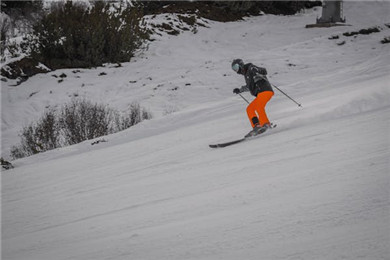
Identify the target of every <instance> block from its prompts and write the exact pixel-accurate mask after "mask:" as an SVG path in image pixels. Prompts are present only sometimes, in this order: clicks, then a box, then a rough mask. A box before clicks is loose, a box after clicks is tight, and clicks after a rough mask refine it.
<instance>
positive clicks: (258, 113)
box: [246, 91, 274, 127]
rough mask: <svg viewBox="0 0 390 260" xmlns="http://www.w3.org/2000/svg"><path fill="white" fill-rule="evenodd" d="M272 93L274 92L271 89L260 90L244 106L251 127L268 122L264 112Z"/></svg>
mask: <svg viewBox="0 0 390 260" xmlns="http://www.w3.org/2000/svg"><path fill="white" fill-rule="evenodd" d="M273 95H274V92H272V91H264V92H261V93H259V94H258V95H257V97H256V98H255V99H254V100H253V101H252V102H251V103H250V104H249V106H248V107H247V108H246V113H247V114H248V118H249V121H250V122H251V125H252V127H254V126H255V125H256V124H260V125H261V126H263V125H264V124H269V123H270V122H269V120H268V117H267V114H266V113H265V106H266V105H267V103H268V101H270V99H271V98H272V96H273Z"/></svg>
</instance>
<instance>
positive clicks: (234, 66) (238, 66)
mask: <svg viewBox="0 0 390 260" xmlns="http://www.w3.org/2000/svg"><path fill="white" fill-rule="evenodd" d="M232 69H233V70H234V71H235V72H238V71H239V70H240V65H238V64H237V63H236V64H233V65H232Z"/></svg>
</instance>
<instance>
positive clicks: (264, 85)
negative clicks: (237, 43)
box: [232, 59, 274, 137]
mask: <svg viewBox="0 0 390 260" xmlns="http://www.w3.org/2000/svg"><path fill="white" fill-rule="evenodd" d="M232 69H233V70H234V71H235V72H237V74H242V75H244V77H245V82H246V85H245V86H242V87H241V88H235V89H234V90H233V93H234V94H239V93H241V92H244V91H250V93H251V94H252V95H253V96H255V97H256V98H255V99H254V100H253V101H252V102H251V103H250V104H249V105H248V107H247V109H246V112H247V114H248V118H249V121H250V123H251V125H252V128H253V130H252V131H250V132H249V133H248V134H247V135H246V136H245V137H251V136H255V135H257V134H259V133H263V132H265V131H266V130H267V129H268V128H271V127H272V126H271V123H270V121H269V119H268V117H267V114H266V112H265V106H266V105H267V103H268V101H270V99H271V98H272V96H273V95H274V91H273V89H272V86H271V84H270V83H269V81H268V79H267V76H266V75H267V70H266V69H265V68H262V67H257V66H255V65H253V64H252V63H247V64H244V61H243V60H242V59H235V60H234V61H233V62H232Z"/></svg>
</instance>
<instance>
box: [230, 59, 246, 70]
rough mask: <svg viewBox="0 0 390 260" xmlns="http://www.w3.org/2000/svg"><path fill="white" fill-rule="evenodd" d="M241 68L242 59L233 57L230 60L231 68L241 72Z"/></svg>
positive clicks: (242, 64)
mask: <svg viewBox="0 0 390 260" xmlns="http://www.w3.org/2000/svg"><path fill="white" fill-rule="evenodd" d="M243 68H244V61H243V60H242V59H235V60H234V61H233V62H232V69H233V70H234V71H235V72H237V73H241V72H242V69H243Z"/></svg>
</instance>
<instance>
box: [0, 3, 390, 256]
mask: <svg viewBox="0 0 390 260" xmlns="http://www.w3.org/2000/svg"><path fill="white" fill-rule="evenodd" d="M389 8H390V3H389V2H385V1H380V2H345V3H344V13H345V16H346V18H347V22H348V24H351V26H340V27H333V28H316V29H314V28H313V29H305V28H304V26H305V25H306V24H309V23H313V22H314V21H315V19H316V17H317V16H320V14H321V9H317V10H315V11H313V10H310V11H306V12H303V13H301V14H298V15H295V16H273V15H264V16H261V17H251V18H247V19H245V20H244V21H239V22H231V23H217V22H211V21H209V22H208V26H209V27H210V28H203V27H199V28H198V30H199V31H198V33H196V34H193V33H191V32H185V33H182V34H180V35H179V36H170V35H167V34H163V36H161V37H158V38H157V40H156V41H154V42H152V43H151V44H150V46H149V48H148V50H147V51H145V52H144V53H143V54H140V55H139V56H138V57H137V58H136V59H134V60H133V61H131V62H130V63H126V64H123V66H122V67H120V68H114V65H107V66H106V67H105V68H96V69H92V70H86V69H80V72H77V73H73V72H72V71H74V70H60V71H54V72H50V73H48V74H41V75H37V76H35V77H33V78H31V79H29V80H28V81H26V82H24V83H23V84H21V85H20V86H18V87H13V86H11V85H13V84H14V83H13V82H11V81H9V82H7V83H4V82H2V86H1V94H2V96H1V102H2V153H3V156H4V155H6V154H7V153H8V152H9V147H10V146H11V145H13V144H16V143H17V142H18V136H17V134H18V131H19V130H20V129H21V127H22V126H23V125H25V124H27V123H29V122H31V120H34V119H36V118H39V117H40V116H41V114H42V112H43V111H44V109H45V107H48V106H58V105H61V104H63V103H64V102H68V101H69V100H70V99H71V98H72V97H73V96H75V95H78V96H79V97H86V98H88V99H90V100H93V101H98V102H102V103H106V104H109V105H110V106H113V107H115V108H117V109H121V110H124V109H126V107H127V106H128V105H129V104H131V103H132V102H133V101H138V102H139V103H140V104H141V106H144V107H146V108H148V109H149V110H150V111H151V112H152V113H153V114H154V119H152V120H149V121H144V122H143V123H141V124H139V125H136V126H134V127H132V128H130V129H128V130H126V131H123V132H120V133H117V134H114V135H110V136H106V137H104V139H105V140H107V142H103V143H99V144H98V145H94V146H92V145H91V143H92V142H93V141H92V140H91V141H86V142H84V143H81V144H78V145H74V146H70V147H65V148H62V149H57V150H54V151H50V152H46V153H42V154H38V155H35V156H31V157H29V158H24V159H21V160H16V161H13V164H14V166H15V169H13V170H9V171H4V172H2V173H1V176H2V257H3V259H7V260H13V259H15V260H24V259H26V260H27V259H28V260H31V259H33V260H34V259H36V260H38V259H39V260H44V259H48V260H51V259H56V260H57V259H58V260H60V259H61V260H62V259H167V260H168V259H169V260H171V259H388V257H389V255H390V252H389V251H390V250H389V244H390V226H389V224H390V205H389V204H390V194H389V179H390V178H389V177H390V176H389V172H390V165H389V158H390V149H389V147H390V134H389V133H390V132H389V130H390V129H389V126H390V102H389V101H390V86H389V82H390V76H389V75H390V74H389V72H390V67H389V60H390V59H389V58H390V57H389V56H390V51H389V48H390V45H389V44H381V43H380V40H382V39H383V38H384V37H387V36H388V35H389V34H390V29H389V28H388V27H386V26H385V25H384V24H385V23H389V22H390V17H389V14H390V12H389V10H390V9H389ZM363 14H364V15H363ZM160 18H161V17H160ZM372 26H380V27H381V28H382V30H381V32H379V33H374V34H370V35H358V36H357V37H345V36H342V33H344V32H347V31H354V30H360V29H365V28H368V27H372ZM333 35H339V36H340V38H339V39H337V40H329V39H328V38H329V37H331V36H333ZM342 41H345V44H344V45H338V43H341V42H342ZM237 57H239V58H242V59H244V61H247V62H253V63H255V64H257V65H261V66H265V67H266V68H267V70H268V72H269V78H270V81H271V82H272V83H273V84H275V85H277V86H279V87H280V88H281V89H283V90H284V91H285V92H287V93H289V94H290V95H291V96H292V97H294V98H295V99H297V101H299V102H300V103H302V105H303V108H299V107H297V106H296V105H295V104H294V103H292V102H291V101H290V100H288V99H287V98H286V97H284V96H283V95H282V94H281V93H279V92H278V91H276V92H275V96H274V98H273V99H272V100H271V101H270V103H269V104H268V106H267V111H268V115H269V117H270V119H271V121H273V122H275V123H277V124H278V127H277V128H276V129H274V130H273V131H269V132H267V133H265V134H264V136H261V137H260V138H258V139H256V140H253V141H250V142H245V143H241V144H237V145H234V146H231V147H227V148H223V149H210V148H209V147H208V144H210V143H217V142H222V141H229V140H234V139H236V138H240V137H242V136H243V135H244V134H246V133H247V132H248V131H249V130H250V129H249V128H250V124H249V122H248V120H247V118H246V114H245V107H246V103H245V102H244V101H243V100H242V99H241V98H240V97H239V96H235V95H233V94H232V89H233V88H235V87H237V86H241V85H242V84H243V83H244V79H243V78H242V76H239V75H237V74H235V73H234V72H233V71H231V69H230V62H231V61H232V60H233V59H234V58H237ZM101 72H106V73H107V75H105V76H98V75H99V74H100V73H101ZM61 73H65V74H67V75H68V77H67V78H65V80H64V81H63V82H62V83H58V82H57V81H58V79H57V78H55V77H53V76H52V75H60V74H61ZM176 87H177V90H173V89H175V88H176ZM34 92H37V93H36V94H34V95H33V96H31V97H30V94H31V93H34ZM245 96H246V98H247V99H250V98H251V97H250V95H249V94H247V95H245Z"/></svg>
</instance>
